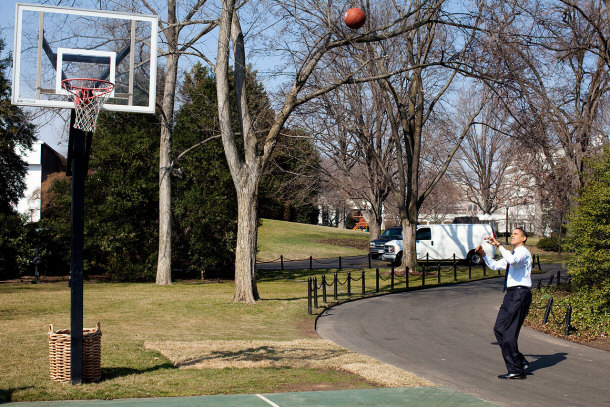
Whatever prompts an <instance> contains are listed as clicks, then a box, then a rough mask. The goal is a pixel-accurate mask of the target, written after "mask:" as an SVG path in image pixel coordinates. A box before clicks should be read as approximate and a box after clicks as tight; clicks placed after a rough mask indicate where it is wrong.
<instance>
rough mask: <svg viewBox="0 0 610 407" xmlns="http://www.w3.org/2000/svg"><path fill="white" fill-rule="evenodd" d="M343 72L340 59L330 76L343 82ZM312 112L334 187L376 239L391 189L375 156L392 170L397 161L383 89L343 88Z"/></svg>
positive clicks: (312, 126) (313, 129)
mask: <svg viewBox="0 0 610 407" xmlns="http://www.w3.org/2000/svg"><path fill="white" fill-rule="evenodd" d="M347 55H349V53H348V54H347ZM342 59H344V60H345V58H342ZM341 68H342V67H341V63H340V62H339V58H338V59H337V60H336V70H335V72H332V73H330V74H335V75H336V79H339V78H340V77H341V75H342V73H341V72H343V75H344V74H345V71H346V69H341ZM343 68H345V67H343ZM325 74H326V75H329V73H328V72H326V73H325ZM368 74H369V75H370V74H371V72H368ZM308 107H310V109H308V110H307V111H305V112H301V113H303V115H304V116H305V117H306V119H305V120H304V122H306V123H308V124H309V128H310V132H312V133H313V134H314V135H315V137H316V140H317V145H318V146H319V148H320V149H321V151H322V153H323V154H324V155H325V156H326V157H327V158H328V160H329V163H330V165H328V166H326V167H323V168H326V172H325V174H324V175H325V178H326V179H327V185H328V188H331V189H333V190H335V191H339V192H340V193H341V195H342V196H343V200H344V201H345V200H350V201H351V202H353V203H354V204H355V205H356V206H357V207H358V210H359V211H360V213H361V214H362V216H363V217H364V219H365V220H366V222H367V224H368V226H369V232H370V234H369V238H370V240H373V239H376V238H377V236H378V235H379V233H380V232H381V225H382V222H383V204H384V202H385V200H386V198H387V196H388V194H389V193H390V188H389V186H388V183H387V181H386V179H385V177H384V176H383V172H382V171H381V169H380V168H379V163H378V161H377V160H376V158H375V155H377V156H379V157H380V158H381V162H382V163H383V164H384V165H385V166H386V167H390V166H391V162H392V160H393V157H394V156H393V149H392V145H391V143H390V140H389V137H388V135H389V132H388V122H387V115H386V114H385V106H384V103H383V98H382V97H381V96H380V92H379V86H378V84H377V83H376V82H369V83H365V84H356V85H346V86H342V87H340V88H338V89H336V90H334V91H332V92H329V93H328V94H326V95H323V96H322V97H320V98H319V99H318V100H317V101H315V102H313V103H311V106H308ZM356 133H357V135H356ZM373 150H374V151H375V154H373V153H372V151H373Z"/></svg>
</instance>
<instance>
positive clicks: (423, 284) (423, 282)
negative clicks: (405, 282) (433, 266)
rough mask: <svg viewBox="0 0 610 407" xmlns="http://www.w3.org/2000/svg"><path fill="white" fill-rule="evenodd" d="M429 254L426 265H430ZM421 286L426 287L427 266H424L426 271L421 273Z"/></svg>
mask: <svg viewBox="0 0 610 407" xmlns="http://www.w3.org/2000/svg"><path fill="white" fill-rule="evenodd" d="M427 257H428V254H426V263H428V258H427ZM421 286H422V287H425V286H426V265H424V269H423V270H422V271H421Z"/></svg>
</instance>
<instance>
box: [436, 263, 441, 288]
mask: <svg viewBox="0 0 610 407" xmlns="http://www.w3.org/2000/svg"><path fill="white" fill-rule="evenodd" d="M436 276H437V277H436V283H437V284H438V285H441V263H437V265H436Z"/></svg>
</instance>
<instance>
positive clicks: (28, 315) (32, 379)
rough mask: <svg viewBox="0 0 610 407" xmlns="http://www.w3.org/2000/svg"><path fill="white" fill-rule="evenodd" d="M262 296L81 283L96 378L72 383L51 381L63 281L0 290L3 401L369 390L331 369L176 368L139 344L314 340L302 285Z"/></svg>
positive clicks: (211, 286) (66, 294) (65, 323)
mask: <svg viewBox="0 0 610 407" xmlns="http://www.w3.org/2000/svg"><path fill="white" fill-rule="evenodd" d="M259 290H260V292H261V295H262V298H263V299H262V300H261V301H259V303H258V304H257V305H254V306H251V305H245V304H234V303H232V302H231V299H232V295H233V284H231V283H205V284H202V283H176V284H174V285H172V286H156V285H154V284H123V283H120V284H113V283H87V284H85V291H84V298H85V303H84V315H85V317H84V326H85V327H94V326H95V323H96V322H97V321H100V322H101V324H102V333H103V336H102V381H101V382H99V383H89V384H84V385H80V386H71V385H67V384H62V383H56V382H52V381H51V380H50V379H49V362H48V338H47V331H48V325H49V324H50V323H52V324H54V326H55V328H56V329H63V328H69V326H70V323H69V309H70V289H69V288H68V286H67V284H66V283H65V282H63V283H43V284H38V285H32V284H19V283H13V284H0V298H1V306H0V312H1V314H2V319H1V320H0V344H1V346H2V351H1V352H0V377H2V381H1V384H0V401H8V400H12V401H23V400H54V399H87V398H100V399H104V398H125V397H159V396H178V395H181V396H187V395H201V394H221V393H258V392H274V391H284V390H290V389H295V388H296V389H300V388H303V387H302V386H303V384H306V385H307V386H309V387H308V388H309V389H314V388H316V387H315V386H318V385H319V386H326V387H327V388H352V387H358V388H367V387H375V386H374V385H373V384H372V383H370V382H366V381H364V380H362V379H361V378H360V377H359V376H356V375H354V374H350V373H347V372H342V371H337V370H332V369H328V370H326V369H325V370H322V369H309V368H298V369H285V368H265V369H202V370H189V369H176V368H174V366H173V365H172V364H171V363H170V362H169V360H168V359H166V358H165V357H163V356H162V355H161V354H159V353H158V352H154V351H149V350H146V349H145V348H144V343H145V342H147V341H196V340H203V339H206V340H207V339H224V340H226V339H244V340H246V339H247V340H254V339H263V340H293V339H300V338H311V337H314V336H316V334H315V331H314V330H313V320H314V319H313V317H312V316H308V315H307V305H306V304H307V300H306V295H307V291H306V285H305V284H303V283H300V282H298V281H294V280H281V281H271V280H267V281H264V279H263V281H261V282H260V283H259ZM306 389H307V388H306Z"/></svg>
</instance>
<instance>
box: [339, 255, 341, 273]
mask: <svg viewBox="0 0 610 407" xmlns="http://www.w3.org/2000/svg"><path fill="white" fill-rule="evenodd" d="M339 270H341V256H339Z"/></svg>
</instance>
